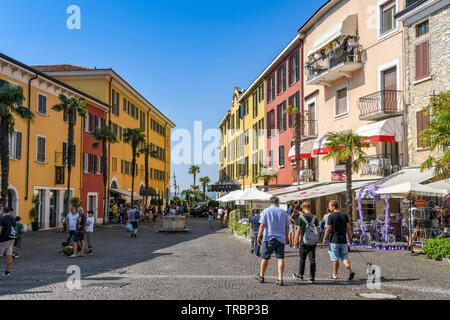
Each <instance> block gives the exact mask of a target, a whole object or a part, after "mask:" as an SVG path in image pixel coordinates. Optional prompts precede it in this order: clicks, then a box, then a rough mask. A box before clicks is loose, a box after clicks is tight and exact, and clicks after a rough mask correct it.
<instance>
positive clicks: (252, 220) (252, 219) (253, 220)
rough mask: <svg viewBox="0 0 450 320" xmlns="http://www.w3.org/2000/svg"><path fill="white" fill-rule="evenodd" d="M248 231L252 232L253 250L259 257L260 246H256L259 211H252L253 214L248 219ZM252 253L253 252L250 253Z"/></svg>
mask: <svg viewBox="0 0 450 320" xmlns="http://www.w3.org/2000/svg"><path fill="white" fill-rule="evenodd" d="M249 222H250V230H251V231H253V248H254V250H255V254H256V256H257V257H261V253H260V248H261V247H260V246H259V244H258V241H257V240H258V232H259V210H256V209H255V210H253V214H252V216H251V217H250V219H249ZM252 253H253V252H252Z"/></svg>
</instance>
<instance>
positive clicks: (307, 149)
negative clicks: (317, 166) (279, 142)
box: [288, 140, 315, 162]
mask: <svg viewBox="0 0 450 320" xmlns="http://www.w3.org/2000/svg"><path fill="white" fill-rule="evenodd" d="M314 141H315V140H308V141H305V142H303V143H302V144H301V145H300V159H311V158H312V151H313V147H314ZM288 160H289V161H290V162H294V161H295V146H293V147H292V148H291V150H289V155H288Z"/></svg>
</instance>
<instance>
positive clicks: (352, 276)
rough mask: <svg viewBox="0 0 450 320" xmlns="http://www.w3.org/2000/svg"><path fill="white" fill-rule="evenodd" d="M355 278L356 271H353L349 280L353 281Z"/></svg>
mask: <svg viewBox="0 0 450 320" xmlns="http://www.w3.org/2000/svg"><path fill="white" fill-rule="evenodd" d="M353 278H355V273H354V272H352V273H350V274H349V275H348V281H352V280H353Z"/></svg>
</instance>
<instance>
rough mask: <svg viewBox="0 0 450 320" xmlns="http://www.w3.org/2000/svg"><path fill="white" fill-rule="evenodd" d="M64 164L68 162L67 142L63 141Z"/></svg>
mask: <svg viewBox="0 0 450 320" xmlns="http://www.w3.org/2000/svg"><path fill="white" fill-rule="evenodd" d="M62 161H63V165H64V166H65V165H66V164H67V142H63V156H62Z"/></svg>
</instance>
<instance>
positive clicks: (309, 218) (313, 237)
mask: <svg viewBox="0 0 450 320" xmlns="http://www.w3.org/2000/svg"><path fill="white" fill-rule="evenodd" d="M302 210H303V215H299V216H298V217H297V221H296V223H295V224H296V225H297V226H298V228H297V231H296V233H295V237H294V243H295V245H296V246H298V245H299V244H300V251H299V257H300V262H299V273H296V274H294V275H293V276H294V278H295V279H297V280H303V275H304V274H305V263H306V257H308V258H309V266H310V267H309V282H311V283H313V282H314V280H315V276H316V248H317V243H318V242H319V238H320V235H319V230H318V227H319V219H317V217H316V216H315V215H314V214H313V213H311V203H310V202H309V201H305V202H303V203H302Z"/></svg>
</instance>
